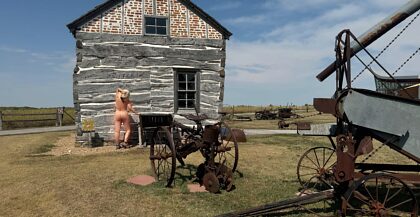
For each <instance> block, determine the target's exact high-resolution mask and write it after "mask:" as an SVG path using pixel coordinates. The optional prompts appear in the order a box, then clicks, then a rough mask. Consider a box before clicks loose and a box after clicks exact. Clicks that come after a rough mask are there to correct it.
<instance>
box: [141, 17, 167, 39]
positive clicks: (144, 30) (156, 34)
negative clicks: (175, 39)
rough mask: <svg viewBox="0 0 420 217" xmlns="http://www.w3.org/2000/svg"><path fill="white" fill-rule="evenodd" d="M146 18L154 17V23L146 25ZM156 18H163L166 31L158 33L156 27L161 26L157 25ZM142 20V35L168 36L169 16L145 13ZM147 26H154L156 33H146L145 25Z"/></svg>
mask: <svg viewBox="0 0 420 217" xmlns="http://www.w3.org/2000/svg"><path fill="white" fill-rule="evenodd" d="M147 18H153V19H155V25H146V19H147ZM156 19H165V28H166V33H165V34H158V33H157V28H158V27H163V26H158V25H157V20H156ZM143 21H144V22H143V33H144V35H150V36H161V37H168V36H169V27H170V26H169V18H168V17H166V16H150V15H147V16H144V19H143ZM148 26H151V27H154V28H155V30H156V33H147V32H146V30H147V27H148Z"/></svg>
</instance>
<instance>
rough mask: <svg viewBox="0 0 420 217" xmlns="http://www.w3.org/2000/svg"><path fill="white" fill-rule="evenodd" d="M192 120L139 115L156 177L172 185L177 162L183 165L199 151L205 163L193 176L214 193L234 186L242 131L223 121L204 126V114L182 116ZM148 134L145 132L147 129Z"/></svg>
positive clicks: (243, 135) (167, 116)
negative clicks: (180, 121)
mask: <svg viewBox="0 0 420 217" xmlns="http://www.w3.org/2000/svg"><path fill="white" fill-rule="evenodd" d="M182 116H184V117H185V118H186V119H188V120H190V121H193V122H194V123H195V125H194V126H187V125H184V124H182V123H179V122H177V121H174V120H173V118H172V115H152V116H143V117H141V118H140V119H141V123H140V124H141V125H142V127H143V132H145V131H147V130H146V129H147V128H149V133H148V134H149V135H148V136H147V137H148V138H147V141H145V142H146V143H147V144H148V145H150V161H151V165H152V170H153V173H154V175H155V177H156V178H157V179H158V180H160V181H164V182H165V184H166V186H167V187H171V186H172V185H173V182H174V178H175V169H176V161H177V160H178V162H179V163H180V164H181V165H185V163H184V159H185V158H186V157H187V156H188V155H190V154H191V153H194V152H198V151H199V152H200V153H201V155H202V156H203V157H204V163H202V164H200V165H199V166H198V169H197V172H196V177H197V179H198V181H199V183H200V184H201V185H204V187H205V188H206V190H208V191H210V192H212V193H216V192H219V191H220V189H224V190H227V191H230V190H232V187H233V172H235V170H236V167H237V165H238V159H239V153H238V141H243V140H244V139H245V134H243V132H242V131H240V130H236V129H231V128H229V127H228V126H227V125H226V124H225V123H224V122H218V123H216V124H211V125H207V126H204V125H203V121H204V120H206V119H207V116H206V115H198V114H197V115H192V114H189V115H182ZM146 133H147V132H146Z"/></svg>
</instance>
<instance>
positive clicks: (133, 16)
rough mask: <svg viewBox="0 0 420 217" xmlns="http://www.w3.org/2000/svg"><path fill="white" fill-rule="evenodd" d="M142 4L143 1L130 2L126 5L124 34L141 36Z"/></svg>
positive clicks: (132, 0) (130, 0)
mask: <svg viewBox="0 0 420 217" xmlns="http://www.w3.org/2000/svg"><path fill="white" fill-rule="evenodd" d="M141 7H142V2H141V0H128V1H126V3H125V4H124V13H125V17H124V34H126V35H141V34H143V28H142V22H143V20H142V14H141V13H142V8H141Z"/></svg>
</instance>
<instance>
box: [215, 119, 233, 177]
mask: <svg viewBox="0 0 420 217" xmlns="http://www.w3.org/2000/svg"><path fill="white" fill-rule="evenodd" d="M216 126H217V127H218V129H219V136H218V141H219V144H220V145H219V146H218V147H217V149H216V154H215V157H214V162H215V163H216V164H218V165H224V166H227V167H228V168H231V169H232V173H233V172H235V171H236V167H237V166H238V159H239V150H238V142H237V141H236V137H235V134H234V133H233V131H232V129H230V127H228V126H227V125H226V124H225V123H224V122H219V123H217V124H216Z"/></svg>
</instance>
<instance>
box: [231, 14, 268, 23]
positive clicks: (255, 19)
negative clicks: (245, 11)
mask: <svg viewBox="0 0 420 217" xmlns="http://www.w3.org/2000/svg"><path fill="white" fill-rule="evenodd" d="M268 18H269V17H268V16H266V15H254V16H243V17H237V18H233V19H227V20H226V21H225V22H226V23H227V24H231V25H251V24H260V23H263V22H265V21H267V20H268Z"/></svg>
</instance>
